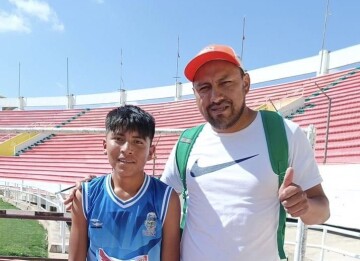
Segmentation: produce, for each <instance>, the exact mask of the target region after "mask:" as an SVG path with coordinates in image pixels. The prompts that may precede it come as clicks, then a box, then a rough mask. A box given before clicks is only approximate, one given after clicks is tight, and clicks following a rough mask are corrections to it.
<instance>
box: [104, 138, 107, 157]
mask: <svg viewBox="0 0 360 261" xmlns="http://www.w3.org/2000/svg"><path fill="white" fill-rule="evenodd" d="M103 148H104V155H107V150H106V139H103Z"/></svg>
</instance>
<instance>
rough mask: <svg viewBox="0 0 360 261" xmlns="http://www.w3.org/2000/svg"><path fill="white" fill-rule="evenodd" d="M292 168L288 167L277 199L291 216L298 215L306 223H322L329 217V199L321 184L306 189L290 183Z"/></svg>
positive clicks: (292, 173)
mask: <svg viewBox="0 0 360 261" xmlns="http://www.w3.org/2000/svg"><path fill="white" fill-rule="evenodd" d="M293 176H294V170H293V168H288V169H287V171H286V174H285V178H284V182H283V184H282V185H281V187H280V189H279V200H280V202H281V203H282V205H283V206H284V208H285V210H286V212H288V213H289V214H290V215H291V216H292V217H300V218H301V220H302V221H303V222H304V223H305V224H306V225H314V224H322V223H324V222H325V221H326V220H328V218H329V217H330V208H329V201H328V199H327V197H326V195H325V193H324V190H323V188H322V186H321V184H318V185H316V186H314V187H312V188H310V189H308V190H306V191H303V190H302V188H301V187H300V186H299V185H297V184H294V183H292V181H293Z"/></svg>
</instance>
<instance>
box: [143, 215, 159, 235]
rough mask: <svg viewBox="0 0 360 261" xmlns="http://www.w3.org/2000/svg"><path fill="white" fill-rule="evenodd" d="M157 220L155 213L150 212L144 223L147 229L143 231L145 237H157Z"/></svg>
mask: <svg viewBox="0 0 360 261" xmlns="http://www.w3.org/2000/svg"><path fill="white" fill-rule="evenodd" d="M156 219H157V217H156V214H155V212H149V213H148V214H147V215H146V220H145V222H144V224H145V228H146V229H144V230H143V235H144V236H148V237H154V236H155V235H156Z"/></svg>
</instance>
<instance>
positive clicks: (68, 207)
mask: <svg viewBox="0 0 360 261" xmlns="http://www.w3.org/2000/svg"><path fill="white" fill-rule="evenodd" d="M94 178H96V176H95V175H89V176H86V177H84V178H83V179H82V180H80V181H77V182H76V183H75V184H74V186H72V187H73V189H72V190H71V191H70V193H69V195H68V196H67V197H66V199H65V200H64V202H63V203H64V205H65V207H66V211H71V209H72V204H73V200H74V198H75V195H76V192H77V191H78V190H80V191H81V183H83V182H87V181H90V180H92V179H94ZM72 187H70V188H69V189H71V188H72Z"/></svg>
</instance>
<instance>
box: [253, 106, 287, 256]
mask: <svg viewBox="0 0 360 261" xmlns="http://www.w3.org/2000/svg"><path fill="white" fill-rule="evenodd" d="M260 113H261V118H262V122H263V126H264V131H265V136H266V142H267V147H268V152H269V153H268V154H269V157H270V162H271V166H272V169H273V171H274V172H275V173H276V174H277V175H278V176H279V187H280V186H281V184H282V183H283V181H284V177H285V172H286V169H287V168H288V158H289V157H288V156H289V147H288V141H287V137H286V131H285V126H284V119H283V118H282V117H281V116H280V115H279V114H278V113H276V112H272V111H260ZM279 211H280V212H279V226H278V230H277V244H278V252H279V256H280V258H281V259H286V255H285V251H284V240H285V225H286V212H285V209H284V207H283V205H282V204H280V210H279Z"/></svg>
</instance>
